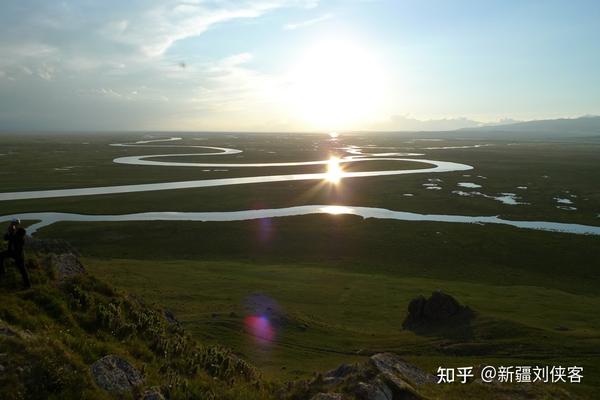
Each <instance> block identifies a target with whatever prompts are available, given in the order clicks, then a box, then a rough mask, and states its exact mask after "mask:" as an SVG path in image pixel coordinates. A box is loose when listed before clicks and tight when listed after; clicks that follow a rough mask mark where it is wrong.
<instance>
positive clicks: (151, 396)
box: [142, 389, 165, 400]
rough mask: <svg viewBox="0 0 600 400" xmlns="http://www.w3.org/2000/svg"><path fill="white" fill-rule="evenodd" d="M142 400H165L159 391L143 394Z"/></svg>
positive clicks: (151, 390) (149, 390)
mask: <svg viewBox="0 0 600 400" xmlns="http://www.w3.org/2000/svg"><path fill="white" fill-rule="evenodd" d="M142 400H165V397H164V396H163V395H162V393H161V392H160V391H159V390H158V389H148V390H146V391H144V393H143V394H142Z"/></svg>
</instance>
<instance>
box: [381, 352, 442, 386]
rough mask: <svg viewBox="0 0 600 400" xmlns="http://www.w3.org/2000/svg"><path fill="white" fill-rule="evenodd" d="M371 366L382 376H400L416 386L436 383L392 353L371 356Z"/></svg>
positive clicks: (431, 377)
mask: <svg viewBox="0 0 600 400" xmlns="http://www.w3.org/2000/svg"><path fill="white" fill-rule="evenodd" d="M370 361H371V364H372V365H373V366H374V367H375V368H377V370H378V371H379V372H381V373H384V374H391V375H401V376H402V377H403V378H405V379H407V380H409V381H410V382H412V383H414V384H416V385H423V384H426V383H436V382H437V379H436V378H435V377H434V376H433V375H431V374H429V373H428V372H426V371H423V370H422V369H420V368H418V367H416V366H414V365H412V364H410V363H407V362H406V361H404V360H403V359H402V358H400V357H399V356H397V355H396V354H393V353H379V354H375V355H374V356H371V358H370Z"/></svg>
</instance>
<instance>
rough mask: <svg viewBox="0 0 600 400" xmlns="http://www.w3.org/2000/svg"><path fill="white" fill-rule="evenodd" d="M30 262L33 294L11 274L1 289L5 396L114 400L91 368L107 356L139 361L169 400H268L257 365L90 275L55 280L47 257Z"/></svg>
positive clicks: (0, 392)
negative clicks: (203, 339) (205, 343)
mask: <svg viewBox="0 0 600 400" xmlns="http://www.w3.org/2000/svg"><path fill="white" fill-rule="evenodd" d="M28 264H29V266H30V268H31V270H32V279H33V281H34V287H33V288H32V289H30V290H27V291H16V287H17V286H18V284H17V283H16V282H15V276H14V275H12V276H11V275H9V279H8V280H5V281H3V282H2V283H1V287H0V354H2V357H1V358H0V363H1V364H2V365H3V371H2V373H1V374H0V398H2V399H6V400H9V399H82V398H94V399H96V398H97V399H104V398H113V397H112V396H109V395H108V393H106V392H104V391H102V390H101V389H99V388H98V387H97V386H96V385H95V384H94V383H93V378H92V376H91V374H90V369H89V366H90V365H91V364H92V363H93V362H94V361H96V360H98V359H99V358H101V357H103V356H105V355H106V354H117V355H119V356H121V357H123V358H125V359H128V360H135V362H134V364H135V366H136V367H137V368H138V369H139V370H140V371H142V373H143V375H144V377H145V384H144V386H145V387H159V388H160V391H161V392H162V393H164V394H165V395H167V396H169V398H172V399H188V398H192V397H195V398H224V399H226V398H249V399H252V398H256V399H259V398H265V397H268V394H267V393H268V390H269V389H268V388H267V387H265V386H264V384H263V383H262V381H261V378H260V374H259V372H258V371H257V370H256V369H255V368H254V367H252V366H251V365H250V364H247V363H246V362H244V361H243V360H241V359H239V358H238V357H235V356H233V355H232V354H231V353H230V352H229V351H228V350H227V349H225V348H223V347H220V346H201V345H198V344H197V343H196V342H195V341H194V340H193V339H192V338H190V336H189V335H187V334H186V333H185V332H184V330H183V329H182V328H181V327H180V326H179V325H178V324H176V323H168V322H167V320H166V319H165V318H164V317H163V314H162V311H161V310H159V309H157V308H155V307H150V306H148V305H146V304H144V303H143V302H142V301H141V300H140V299H138V298H137V297H135V296H131V295H127V294H124V293H120V292H118V291H116V290H115V289H113V288H112V287H111V286H109V285H107V284H105V283H103V282H102V281H100V280H98V279H96V278H94V277H92V276H89V275H79V276H75V277H72V278H70V279H68V280H66V281H65V282H62V283H61V282H57V281H56V280H55V278H54V275H55V272H54V271H53V270H52V269H51V267H50V264H48V263H47V262H46V261H45V260H43V259H42V261H41V262H39V261H38V260H36V259H30V260H29V262H28ZM142 389H143V388H138V390H139V391H140V393H141V391H142ZM133 397H135V393H134V394H127V393H122V394H121V395H120V398H133Z"/></svg>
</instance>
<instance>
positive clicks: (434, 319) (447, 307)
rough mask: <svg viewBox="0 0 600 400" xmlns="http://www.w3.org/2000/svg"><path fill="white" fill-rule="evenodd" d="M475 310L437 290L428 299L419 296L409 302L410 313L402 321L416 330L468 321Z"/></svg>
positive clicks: (403, 325)
mask: <svg viewBox="0 0 600 400" xmlns="http://www.w3.org/2000/svg"><path fill="white" fill-rule="evenodd" d="M473 316H474V313H473V311H472V310H471V309H470V308H468V307H465V306H463V305H461V304H460V303H459V302H458V301H456V299H455V298H454V297H452V296H450V295H448V294H446V293H444V292H442V291H435V292H433V293H432V294H431V297H429V298H428V299H426V298H425V297H424V296H418V297H416V298H414V299H413V300H411V302H410V303H409V304H408V315H407V316H406V318H405V319H404V322H403V323H402V327H403V328H404V329H409V330H415V329H420V328H428V327H435V326H439V325H444V324H448V323H464V322H468V321H469V320H470V319H471V318H472V317H473Z"/></svg>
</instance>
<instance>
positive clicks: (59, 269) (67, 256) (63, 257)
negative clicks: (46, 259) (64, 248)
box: [50, 253, 85, 281]
mask: <svg viewBox="0 0 600 400" xmlns="http://www.w3.org/2000/svg"><path fill="white" fill-rule="evenodd" d="M50 265H52V266H53V267H54V268H55V269H56V273H57V275H58V280H60V281H64V280H65V279H67V278H69V277H71V276H74V275H79V274H85V268H84V267H83V265H82V264H81V262H80V261H79V259H78V258H77V256H76V255H75V254H73V253H63V254H58V255H57V254H52V255H51V256H50Z"/></svg>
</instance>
